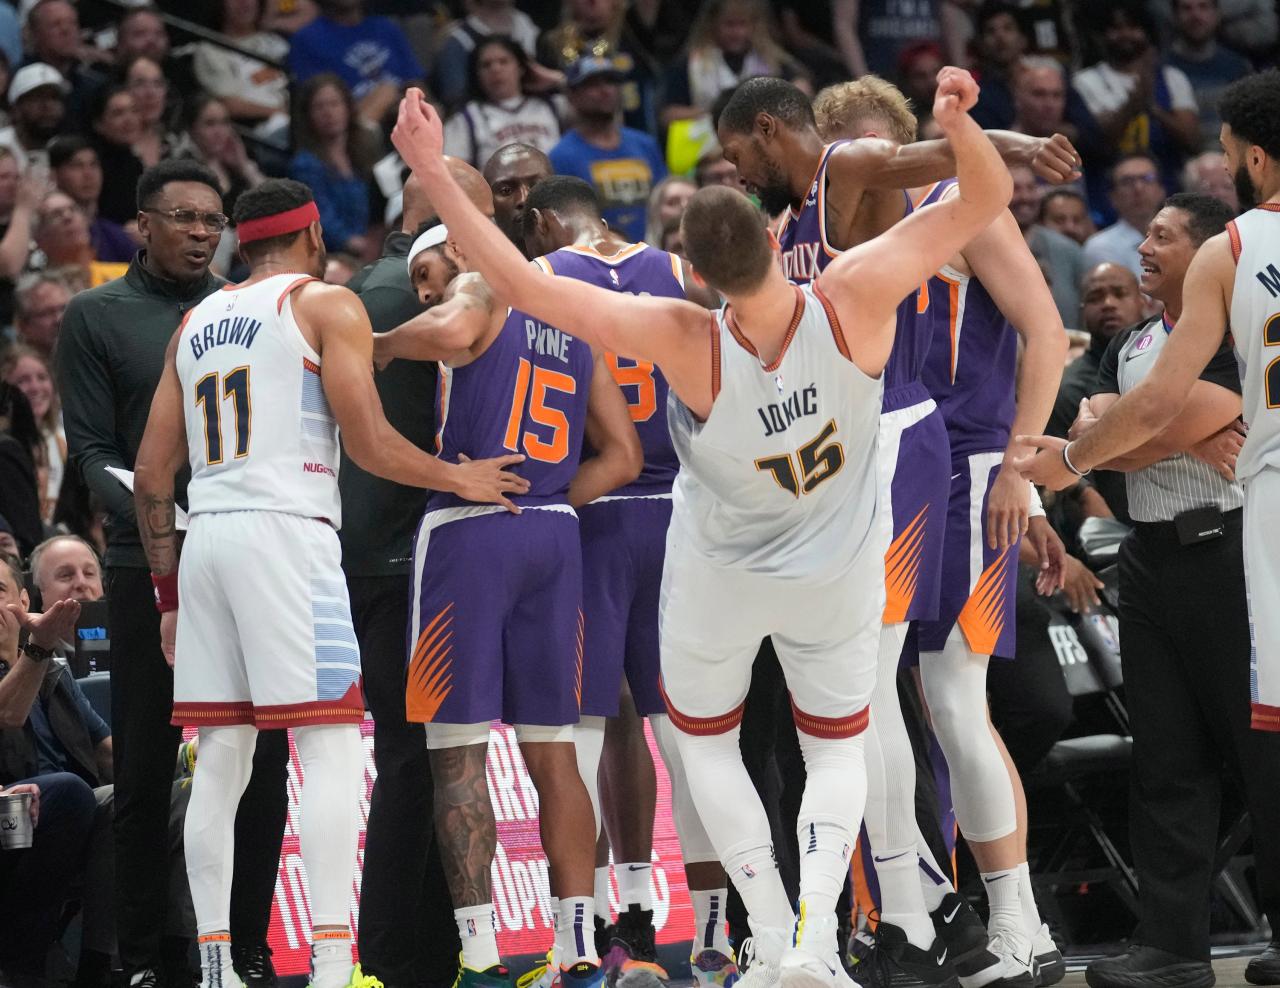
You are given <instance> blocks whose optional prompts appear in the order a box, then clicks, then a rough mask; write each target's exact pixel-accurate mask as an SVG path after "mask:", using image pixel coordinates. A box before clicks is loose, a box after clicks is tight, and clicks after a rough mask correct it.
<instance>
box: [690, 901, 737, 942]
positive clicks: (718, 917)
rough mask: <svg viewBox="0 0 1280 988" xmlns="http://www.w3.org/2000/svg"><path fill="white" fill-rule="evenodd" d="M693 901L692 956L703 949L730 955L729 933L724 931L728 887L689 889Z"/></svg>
mask: <svg viewBox="0 0 1280 988" xmlns="http://www.w3.org/2000/svg"><path fill="white" fill-rule="evenodd" d="M689 898H690V899H691V900H692V901H693V956H694V957H697V956H698V954H700V953H702V951H704V950H718V951H720V953H722V954H724V955H725V956H726V957H729V956H731V952H732V948H731V947H730V946H729V935H728V933H727V932H725V931H726V922H725V903H726V902H728V900H729V890H728V889H689Z"/></svg>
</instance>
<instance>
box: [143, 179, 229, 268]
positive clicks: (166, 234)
mask: <svg viewBox="0 0 1280 988" xmlns="http://www.w3.org/2000/svg"><path fill="white" fill-rule="evenodd" d="M174 212H182V213H191V214H199V213H202V214H204V216H205V217H208V216H210V215H212V214H214V213H221V212H222V196H220V195H218V193H217V192H215V191H214V190H213V189H211V188H209V186H207V185H205V184H203V183H201V182H170V183H169V184H168V185H166V186H165V187H164V188H163V189H161V191H160V194H159V195H158V196H156V197H155V198H154V199H153V200H152V202H151V204H150V206H149V207H148V208H147V209H145V210H143V211H142V213H141V215H140V216H139V218H138V233H139V234H140V235H141V237H142V241H143V243H144V244H145V246H146V249H147V258H148V260H149V261H150V262H151V263H152V264H153V265H154V266H155V267H156V268H157V269H158V270H159V272H160V273H161V274H163V275H164V276H165V277H167V278H172V279H173V280H174V281H177V282H179V283H182V284H191V283H192V282H195V281H198V280H199V279H201V278H203V277H204V276H205V273H206V272H207V271H208V270H209V263H210V262H211V261H212V260H213V252H214V251H215V250H217V249H218V241H219V240H221V239H222V231H221V230H218V231H214V230H211V229H210V228H209V227H208V226H207V225H206V222H205V219H204V218H198V219H194V220H192V221H191V222H185V221H183V222H179V220H178V219H175V218H174V216H173V213H174Z"/></svg>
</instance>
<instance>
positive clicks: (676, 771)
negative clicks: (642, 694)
mask: <svg viewBox="0 0 1280 988" xmlns="http://www.w3.org/2000/svg"><path fill="white" fill-rule="evenodd" d="M649 723H650V725H651V726H652V727H653V736H654V739H655V740H656V741H657V742H658V751H659V752H660V753H661V755H662V761H663V764H664V765H666V767H667V777H668V778H669V779H670V780H671V820H672V823H674V824H675V828H676V835H677V836H678V837H679V838H680V854H681V856H682V857H683V858H684V863H685V864H686V865H690V864H698V863H700V862H704V861H719V860H720V858H719V857H718V856H717V855H716V849H715V848H714V847H713V846H712V845H711V838H710V837H708V836H707V830H706V828H705V827H704V826H703V825H702V817H700V816H699V815H698V808H697V806H696V805H695V804H694V802H693V795H692V794H691V793H690V792H689V780H688V778H687V776H686V774H685V770H684V762H683V761H682V760H681V758H680V749H679V747H678V745H677V744H676V737H675V735H676V729H675V728H674V727H673V726H672V725H671V718H670V717H668V716H667V715H666V714H654V715H652V716H650V717H649Z"/></svg>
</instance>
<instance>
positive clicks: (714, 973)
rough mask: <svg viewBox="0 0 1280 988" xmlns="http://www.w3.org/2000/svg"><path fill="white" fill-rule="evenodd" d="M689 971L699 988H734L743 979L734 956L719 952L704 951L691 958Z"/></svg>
mask: <svg viewBox="0 0 1280 988" xmlns="http://www.w3.org/2000/svg"><path fill="white" fill-rule="evenodd" d="M689 970H690V971H692V972H693V978H694V983H695V984H696V985H697V986H698V988H733V986H734V985H736V984H737V983H738V982H739V981H740V980H741V978H742V975H741V974H740V973H739V972H738V965H737V963H736V961H735V960H734V957H733V955H732V954H729V955H725V954H722V953H720V951H718V950H704V951H702V952H701V953H699V954H697V955H696V956H694V957H690V958H689Z"/></svg>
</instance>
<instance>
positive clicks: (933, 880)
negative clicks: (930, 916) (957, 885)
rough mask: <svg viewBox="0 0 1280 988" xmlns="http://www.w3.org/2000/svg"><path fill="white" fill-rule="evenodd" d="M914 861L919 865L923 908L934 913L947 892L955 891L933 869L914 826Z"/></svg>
mask: <svg viewBox="0 0 1280 988" xmlns="http://www.w3.org/2000/svg"><path fill="white" fill-rule="evenodd" d="M916 860H917V862H918V863H919V865H920V891H921V892H922V893H923V894H924V907H925V909H927V910H928V911H929V912H933V911H935V910H936V909H937V908H938V907H939V906H940V905H942V900H943V899H945V898H946V897H947V893H948V892H953V891H955V890H954V889H953V888H952V887H951V882H950V880H949V879H948V878H947V877H946V875H945V874H943V873H942V871H941V870H939V869H937V868H935V867H934V865H936V864H937V862H936V861H935V860H934V858H933V853H932V852H931V851H929V845H928V844H926V843H925V840H924V835H923V834H922V833H920V827H919V825H918V824H917V825H916Z"/></svg>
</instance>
